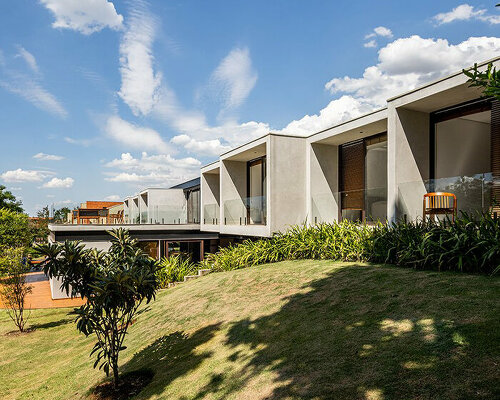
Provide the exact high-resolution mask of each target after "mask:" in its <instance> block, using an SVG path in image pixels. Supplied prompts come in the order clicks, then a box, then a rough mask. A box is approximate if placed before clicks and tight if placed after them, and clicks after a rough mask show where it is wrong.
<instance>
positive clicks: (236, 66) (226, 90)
mask: <svg viewBox="0 0 500 400" xmlns="http://www.w3.org/2000/svg"><path fill="white" fill-rule="evenodd" d="M256 83H257V73H256V72H255V71H254V70H253V68H252V60H251V58H250V51H249V50H248V48H236V49H233V50H231V52H230V53H229V54H228V55H227V56H226V57H224V59H223V60H222V61H221V62H220V64H219V66H218V67H217V68H216V69H215V71H214V72H213V73H212V76H211V78H210V86H211V87H212V91H213V94H215V96H217V98H219V99H220V101H221V102H222V105H223V108H224V109H233V108H236V107H239V106H240V105H241V104H242V103H243V102H244V101H245V100H246V98H247V97H248V95H249V94H250V92H251V91H252V89H253V88H254V86H255V84H256Z"/></svg>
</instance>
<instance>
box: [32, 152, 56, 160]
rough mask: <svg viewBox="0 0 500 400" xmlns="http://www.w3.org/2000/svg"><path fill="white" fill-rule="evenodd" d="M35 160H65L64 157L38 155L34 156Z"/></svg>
mask: <svg viewBox="0 0 500 400" xmlns="http://www.w3.org/2000/svg"><path fill="white" fill-rule="evenodd" d="M33 158H34V159H36V160H40V161H60V160H64V157H63V156H56V155H54V154H45V153H37V154H35V155H34V156H33Z"/></svg>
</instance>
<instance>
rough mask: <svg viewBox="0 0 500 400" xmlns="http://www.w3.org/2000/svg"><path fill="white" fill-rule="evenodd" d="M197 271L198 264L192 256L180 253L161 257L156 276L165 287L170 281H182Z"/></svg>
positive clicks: (160, 284)
mask: <svg viewBox="0 0 500 400" xmlns="http://www.w3.org/2000/svg"><path fill="white" fill-rule="evenodd" d="M196 271H197V266H196V264H195V263H193V262H192V261H191V259H190V258H188V257H183V256H181V255H180V254H178V255H174V256H170V257H168V258H167V257H164V258H162V259H161V261H160V265H159V268H158V270H157V271H156V278H157V279H158V283H159V286H160V287H161V288H165V287H167V286H168V284H169V283H172V282H182V281H183V280H184V277H185V276H187V275H192V274H193V273H195V272H196Z"/></svg>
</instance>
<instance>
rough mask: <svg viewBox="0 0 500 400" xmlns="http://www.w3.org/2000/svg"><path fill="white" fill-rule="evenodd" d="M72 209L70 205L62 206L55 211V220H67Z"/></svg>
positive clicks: (60, 221)
mask: <svg viewBox="0 0 500 400" xmlns="http://www.w3.org/2000/svg"><path fill="white" fill-rule="evenodd" d="M70 212H71V210H70V209H69V208H68V207H61V208H59V209H57V210H55V211H54V222H59V223H62V222H66V220H67V217H68V214H69V213H70Z"/></svg>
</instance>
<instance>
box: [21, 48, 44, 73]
mask: <svg viewBox="0 0 500 400" xmlns="http://www.w3.org/2000/svg"><path fill="white" fill-rule="evenodd" d="M17 57H21V58H22V59H23V60H24V61H25V62H26V64H27V65H28V67H29V68H30V69H31V70H32V71H33V72H34V73H35V74H39V73H40V70H39V68H38V64H37V62H36V58H35V56H34V55H33V54H31V53H30V52H29V51H28V50H26V49H25V48H24V47H22V46H19V53H18V54H17Z"/></svg>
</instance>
